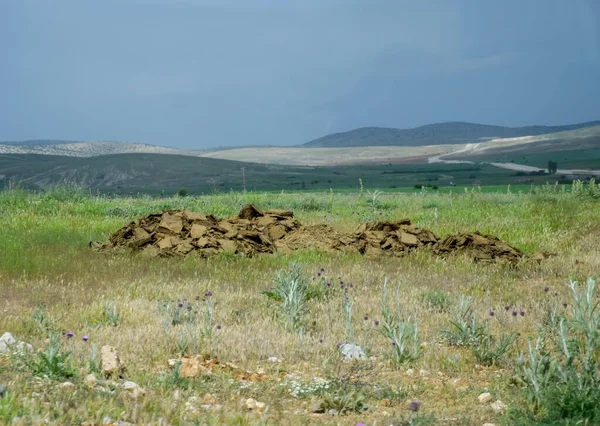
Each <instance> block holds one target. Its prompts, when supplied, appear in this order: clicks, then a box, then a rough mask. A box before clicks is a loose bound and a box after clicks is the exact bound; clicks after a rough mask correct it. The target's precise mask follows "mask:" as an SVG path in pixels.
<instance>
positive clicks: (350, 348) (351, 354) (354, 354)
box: [340, 343, 367, 361]
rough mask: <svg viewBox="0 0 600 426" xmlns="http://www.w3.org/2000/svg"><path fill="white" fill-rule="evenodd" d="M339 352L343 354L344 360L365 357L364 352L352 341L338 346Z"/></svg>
mask: <svg viewBox="0 0 600 426" xmlns="http://www.w3.org/2000/svg"><path fill="white" fill-rule="evenodd" d="M340 352H341V353H342V355H344V361H354V360H361V361H364V360H366V359H367V356H366V355H365V352H364V351H363V350H362V348H361V347H360V346H358V345H354V344H352V343H345V344H343V345H342V346H341V347H340Z"/></svg>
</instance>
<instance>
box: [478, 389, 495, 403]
mask: <svg viewBox="0 0 600 426" xmlns="http://www.w3.org/2000/svg"><path fill="white" fill-rule="evenodd" d="M477 399H478V400H479V402H480V403H481V404H487V403H488V402H492V395H491V394H490V393H489V392H484V393H482V394H481V395H479V396H478V397H477Z"/></svg>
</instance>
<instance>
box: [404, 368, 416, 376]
mask: <svg viewBox="0 0 600 426" xmlns="http://www.w3.org/2000/svg"><path fill="white" fill-rule="evenodd" d="M406 375H407V376H408V377H414V375H415V370H413V369H412V368H409V369H408V370H406Z"/></svg>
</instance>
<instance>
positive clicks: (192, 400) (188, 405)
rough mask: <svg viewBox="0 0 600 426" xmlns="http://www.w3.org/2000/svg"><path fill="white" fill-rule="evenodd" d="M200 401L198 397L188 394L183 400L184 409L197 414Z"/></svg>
mask: <svg viewBox="0 0 600 426" xmlns="http://www.w3.org/2000/svg"><path fill="white" fill-rule="evenodd" d="M200 402H201V400H200V398H199V397H197V396H190V397H189V398H188V400H187V401H186V402H185V411H186V412H187V413H188V414H191V415H195V414H198V407H199V406H200Z"/></svg>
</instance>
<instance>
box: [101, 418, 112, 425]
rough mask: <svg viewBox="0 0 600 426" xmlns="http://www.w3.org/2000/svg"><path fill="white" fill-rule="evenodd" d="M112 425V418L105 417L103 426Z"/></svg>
mask: <svg viewBox="0 0 600 426" xmlns="http://www.w3.org/2000/svg"><path fill="white" fill-rule="evenodd" d="M112 423H113V421H112V419H111V418H110V417H108V416H106V417H104V418H103V419H102V424H103V425H110V424H112Z"/></svg>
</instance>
